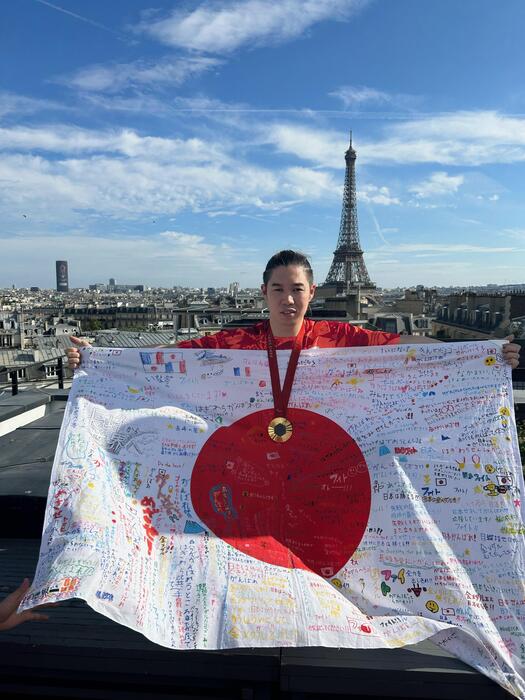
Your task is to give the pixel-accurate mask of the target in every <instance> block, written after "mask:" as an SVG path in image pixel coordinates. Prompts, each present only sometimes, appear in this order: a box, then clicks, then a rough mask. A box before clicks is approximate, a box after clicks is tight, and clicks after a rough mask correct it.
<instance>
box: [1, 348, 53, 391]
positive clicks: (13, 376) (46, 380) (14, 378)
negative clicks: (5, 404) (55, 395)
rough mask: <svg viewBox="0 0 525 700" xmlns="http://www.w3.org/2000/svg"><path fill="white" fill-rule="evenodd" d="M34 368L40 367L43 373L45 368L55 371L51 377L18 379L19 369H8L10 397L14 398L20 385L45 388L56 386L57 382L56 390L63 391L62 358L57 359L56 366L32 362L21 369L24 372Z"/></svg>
mask: <svg viewBox="0 0 525 700" xmlns="http://www.w3.org/2000/svg"><path fill="white" fill-rule="evenodd" d="M35 367H41V368H42V369H43V370H44V372H45V371H46V369H45V368H46V367H48V368H51V369H53V368H54V369H55V376H53V377H47V376H45V377H25V376H24V377H20V376H19V372H20V369H10V370H8V371H7V376H8V378H9V379H8V381H7V384H8V385H9V384H10V385H11V395H12V396H16V395H17V394H18V391H19V388H20V385H22V384H36V383H38V384H40V385H41V386H47V385H49V384H56V383H57V382H58V388H59V389H63V388H64V378H65V372H64V369H65V368H64V360H63V358H62V357H58V358H57V361H56V364H49V363H43V362H34V363H32V364H30V365H25V366H24V367H23V370H24V372H26V371H27V370H31V369H34V368H35Z"/></svg>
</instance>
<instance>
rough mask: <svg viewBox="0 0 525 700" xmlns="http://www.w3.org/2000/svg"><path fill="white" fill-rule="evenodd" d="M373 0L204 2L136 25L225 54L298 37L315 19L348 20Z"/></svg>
mask: <svg viewBox="0 0 525 700" xmlns="http://www.w3.org/2000/svg"><path fill="white" fill-rule="evenodd" d="M368 1H369V0H279V2H274V1H273V0H242V1H239V0H237V1H235V0H232V1H230V2H224V1H223V2H214V3H212V2H203V3H201V4H200V5H199V6H198V7H197V8H196V9H190V10H175V11H173V12H172V13H171V15H170V16H169V17H167V18H165V19H161V20H151V19H147V20H144V21H143V22H142V23H141V24H140V25H139V26H138V27H137V28H136V29H137V31H143V32H146V33H148V34H149V35H150V36H153V37H154V38H156V39H158V40H159V41H161V42H162V43H164V44H167V45H168V46H174V47H178V48H185V49H191V50H196V51H203V52H207V53H227V52H230V51H234V50H235V49H237V48H239V47H240V46H244V45H249V46H253V45H257V46H260V45H263V44H269V43H270V44H274V43H278V42H283V41H286V40H288V39H294V38H296V37H299V36H300V35H301V34H303V33H304V32H305V31H306V30H307V29H309V28H310V27H311V26H312V25H314V24H316V23H317V22H322V21H325V20H338V21H341V20H348V19H349V18H350V17H351V16H352V15H353V14H355V13H356V12H357V11H359V10H360V9H361V8H362V7H364V6H365V5H366V4H368Z"/></svg>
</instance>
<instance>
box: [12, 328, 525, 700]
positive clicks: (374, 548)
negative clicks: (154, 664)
mask: <svg viewBox="0 0 525 700" xmlns="http://www.w3.org/2000/svg"><path fill="white" fill-rule="evenodd" d="M277 354H278V363H279V369H280V373H281V377H283V376H284V373H285V371H286V366H287V362H288V358H289V356H290V353H289V351H279V352H278V353H277ZM170 365H171V368H170ZM152 367H158V368H159V369H158V371H155V370H153V369H152ZM289 405H290V408H289V410H288V414H287V417H288V418H289V419H290V421H291V422H292V424H293V435H292V437H291V438H290V440H288V442H283V443H276V442H273V441H272V440H271V439H270V438H269V436H268V423H269V421H270V420H271V419H272V417H273V398H272V391H271V386H270V382H269V374H268V359H267V355H266V352H265V351H242V350H229V351H228V350H221V351H220V353H219V352H217V353H207V352H204V353H203V351H202V350H190V349H188V350H180V349H179V350H177V351H176V352H173V353H172V352H171V351H166V350H163V351H156V350H152V351H151V352H144V351H140V352H139V351H138V350H135V349H131V350H114V349H106V348H93V349H89V350H86V351H85V353H84V355H83V360H82V369H81V371H79V372H77V375H76V377H75V380H74V382H73V387H72V389H71V393H70V398H69V402H68V405H67V408H66V413H65V418H64V422H63V426H62V430H61V433H60V438H59V444H58V449H57V453H56V457H55V464H54V467H53V473H52V480H51V486H50V491H49V497H48V504H47V511H46V519H45V524H44V532H43V537H42V545H41V551H40V558H39V563H38V568H37V572H36V574H35V577H34V581H33V585H32V588H31V590H30V591H29V592H28V594H27V595H26V598H25V600H24V602H23V604H22V608H29V607H33V606H35V605H39V604H42V603H45V602H53V601H60V600H66V599H68V598H72V597H77V598H83V599H84V600H86V601H87V602H88V603H89V605H91V606H92V607H93V608H94V609H95V610H97V611H99V612H101V613H103V614H105V615H107V616H108V617H109V618H111V619H113V620H116V621H118V622H120V623H123V624H126V625H128V626H129V627H131V628H133V629H135V630H138V631H140V632H142V633H143V634H144V635H146V636H147V637H148V638H149V639H151V640H153V641H154V642H157V643H158V644H162V645H164V646H168V647H172V648H177V649H195V648H199V649H217V648H231V647H242V646H248V647H255V646H310V645H314V646H329V647H352V648H377V647H398V646H403V645H405V644H411V643H416V642H418V641H421V640H423V639H426V638H432V641H434V642H435V643H436V644H438V645H440V646H442V647H443V648H445V649H447V650H448V651H450V652H451V653H453V654H455V655H457V656H458V657H459V658H461V659H462V660H464V661H465V662H466V663H468V664H470V665H472V666H474V667H475V668H477V669H478V670H480V671H481V672H483V673H485V674H486V675H488V676H489V677H491V678H493V679H494V680H495V681H496V682H498V683H499V684H500V685H502V686H503V687H505V688H506V689H507V690H509V692H511V693H512V694H514V695H515V696H517V697H523V696H524V695H525V672H524V660H525V642H524V641H523V640H524V635H525V626H524V619H525V583H524V578H525V577H524V575H523V573H524V570H525V557H524V554H525V546H524V538H523V535H524V534H525V525H524V519H523V506H522V493H523V476H522V473H521V464H520V457H519V450H518V445H517V438H516V430H515V423H514V417H513V412H512V384H511V377H510V368H509V367H508V366H507V365H505V364H504V362H503V359H502V355H501V344H498V342H497V341H492V342H491V341H484V342H476V343H450V344H432V345H413V346H381V347H374V348H337V349H327V350H318V349H314V350H306V351H303V352H302V353H301V355H300V358H299V364H298V369H297V374H296V378H295V383H294V386H293V391H292V396H291V399H290V404H289Z"/></svg>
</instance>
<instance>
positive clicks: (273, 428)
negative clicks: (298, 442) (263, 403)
mask: <svg viewBox="0 0 525 700" xmlns="http://www.w3.org/2000/svg"><path fill="white" fill-rule="evenodd" d="M292 432H293V427H292V424H291V423H290V421H289V420H288V418H284V417H283V416H277V418H273V419H272V420H271V421H270V422H269V424H268V435H269V436H270V437H271V438H272V440H273V441H274V442H286V441H287V440H289V439H290V438H291V437H292Z"/></svg>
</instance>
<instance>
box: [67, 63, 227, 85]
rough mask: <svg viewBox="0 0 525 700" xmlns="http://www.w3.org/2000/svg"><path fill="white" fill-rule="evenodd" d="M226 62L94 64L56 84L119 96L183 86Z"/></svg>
mask: <svg viewBox="0 0 525 700" xmlns="http://www.w3.org/2000/svg"><path fill="white" fill-rule="evenodd" d="M221 63H222V61H220V60H219V59H217V58H211V57H207V56H180V57H176V58H165V59H163V60H161V61H157V62H153V61H143V60H140V61H134V62H132V63H114V64H109V65H104V64H101V65H94V66H89V67H87V68H83V69H81V70H79V71H77V72H76V73H74V74H73V75H69V76H62V77H60V78H57V79H56V82H58V83H61V84H65V85H67V86H68V87H72V88H77V89H79V90H85V91H87V92H107V93H111V94H116V93H119V92H121V91H123V90H125V89H128V88H137V87H139V88H141V87H151V86H153V85H182V83H184V82H185V81H186V80H189V79H190V78H193V77H195V76H197V75H200V74H201V73H204V72H205V71H208V70H211V69H212V68H215V67H217V66H219V65H220V64H221Z"/></svg>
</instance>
